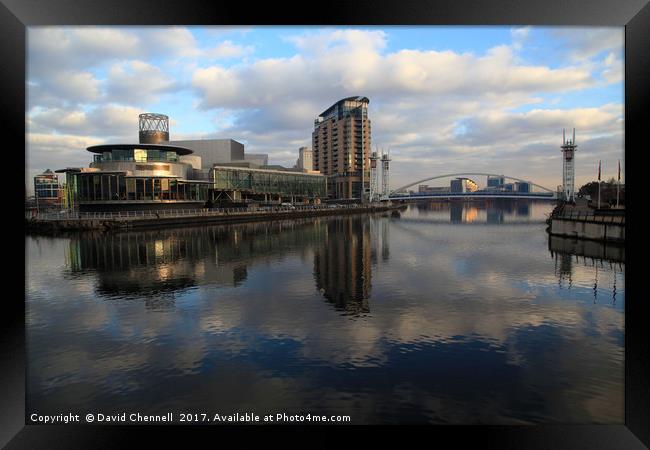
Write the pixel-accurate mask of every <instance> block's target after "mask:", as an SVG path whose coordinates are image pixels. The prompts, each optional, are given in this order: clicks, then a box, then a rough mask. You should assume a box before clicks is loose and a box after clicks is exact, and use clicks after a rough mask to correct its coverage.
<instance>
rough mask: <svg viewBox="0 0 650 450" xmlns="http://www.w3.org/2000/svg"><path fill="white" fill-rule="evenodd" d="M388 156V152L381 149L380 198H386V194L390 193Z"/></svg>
mask: <svg viewBox="0 0 650 450" xmlns="http://www.w3.org/2000/svg"><path fill="white" fill-rule="evenodd" d="M389 175H390V156H389V152H386V153H384V152H383V151H382V155H381V199H382V200H388V194H389V193H390V187H389V182H390V177H389Z"/></svg>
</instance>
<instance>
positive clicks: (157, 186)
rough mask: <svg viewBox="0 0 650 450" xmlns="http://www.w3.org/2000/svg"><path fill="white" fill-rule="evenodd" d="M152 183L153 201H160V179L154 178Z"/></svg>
mask: <svg viewBox="0 0 650 450" xmlns="http://www.w3.org/2000/svg"><path fill="white" fill-rule="evenodd" d="M152 181H153V199H154V200H160V178H154V179H153V180H152Z"/></svg>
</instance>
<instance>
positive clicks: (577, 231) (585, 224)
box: [548, 208, 625, 243]
mask: <svg viewBox="0 0 650 450" xmlns="http://www.w3.org/2000/svg"><path fill="white" fill-rule="evenodd" d="M548 232H549V234H551V235H552V236H562V237H568V238H576V239H589V240H594V241H601V242H616V243H624V242H625V210H593V209H592V210H587V209H573V208H556V210H554V211H553V213H552V214H551V216H550V217H549V228H548Z"/></svg>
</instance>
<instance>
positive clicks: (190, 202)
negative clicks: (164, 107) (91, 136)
mask: <svg viewBox="0 0 650 450" xmlns="http://www.w3.org/2000/svg"><path fill="white" fill-rule="evenodd" d="M87 150H88V151H89V152H92V153H94V154H95V155H94V160H93V162H92V163H91V164H90V167H89V168H85V169H81V168H69V169H62V170H60V171H58V172H64V173H66V179H67V180H69V186H70V189H71V190H73V191H74V204H76V206H78V208H79V210H80V211H116V210H145V209H165V208H174V209H183V208H197V207H202V206H203V205H204V204H205V203H206V201H207V200H208V191H209V181H207V180H200V179H198V180H197V179H194V174H195V173H194V169H193V167H192V165H191V164H190V163H187V162H182V161H180V157H181V156H184V155H190V154H191V153H192V150H190V149H188V148H184V147H178V146H171V145H161V144H108V145H94V146H91V147H88V148H87Z"/></svg>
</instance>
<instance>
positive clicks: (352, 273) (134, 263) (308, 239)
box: [66, 216, 390, 315]
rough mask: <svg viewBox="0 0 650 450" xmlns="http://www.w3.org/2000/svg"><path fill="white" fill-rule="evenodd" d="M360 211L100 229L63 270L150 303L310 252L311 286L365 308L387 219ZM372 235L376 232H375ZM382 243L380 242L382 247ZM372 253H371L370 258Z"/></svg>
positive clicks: (348, 308)
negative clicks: (128, 229) (140, 228)
mask: <svg viewBox="0 0 650 450" xmlns="http://www.w3.org/2000/svg"><path fill="white" fill-rule="evenodd" d="M372 225H373V226H374V227H375V228H376V229H381V231H380V232H381V234H382V238H381V240H380V239H379V236H377V235H375V238H374V239H372V238H371V231H370V227H371V223H370V222H369V221H368V220H366V218H364V217H363V216H355V217H346V218H344V219H342V220H328V221H323V220H320V219H316V220H301V221H281V222H271V223H251V224H238V225H226V226H211V227H191V228H187V229H168V230H154V231H138V232H128V233H108V234H107V233H97V234H85V235H82V236H75V237H72V238H71V239H70V242H69V249H68V254H67V256H66V259H67V260H68V261H69V271H68V275H69V276H70V277H75V276H79V275H88V274H96V275H97V280H98V283H97V285H96V293H97V294H98V295H100V296H102V297H107V298H114V297H115V298H128V297H135V298H140V297H144V298H146V299H148V300H147V305H148V306H150V307H152V308H156V307H168V306H169V305H171V304H173V298H171V299H167V301H166V302H161V301H158V302H155V303H150V300H149V299H150V298H152V297H155V298H158V297H160V296H161V295H163V294H165V293H180V292H182V291H183V290H185V289H187V288H192V287H197V286H201V285H214V286H223V287H226V286H231V287H237V286H239V285H241V284H242V283H243V282H244V281H246V279H247V276H248V267H249V266H250V265H253V264H256V263H260V262H261V261H265V260H269V259H271V260H272V259H273V258H274V257H276V256H281V255H285V254H287V253H292V252H299V253H301V254H302V255H303V257H304V258H307V255H308V254H311V253H313V273H314V280H315V286H316V289H317V290H318V291H319V292H320V293H321V294H322V296H323V297H324V298H325V299H326V300H327V301H328V302H330V303H331V304H332V305H334V307H335V308H336V309H337V310H340V311H345V312H347V313H349V314H353V315H358V314H361V313H368V312H369V311H370V309H369V306H368V298H369V296H370V288H371V279H372V268H371V266H372V262H373V261H376V255H377V253H378V251H379V250H378V249H379V248H381V257H382V259H383V260H384V261H387V260H388V258H389V255H390V251H389V247H388V224H387V222H386V221H383V222H381V223H380V222H378V221H374V222H372ZM376 232H377V231H376ZM380 242H381V244H380ZM373 255H374V256H373Z"/></svg>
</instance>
